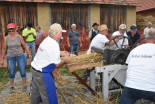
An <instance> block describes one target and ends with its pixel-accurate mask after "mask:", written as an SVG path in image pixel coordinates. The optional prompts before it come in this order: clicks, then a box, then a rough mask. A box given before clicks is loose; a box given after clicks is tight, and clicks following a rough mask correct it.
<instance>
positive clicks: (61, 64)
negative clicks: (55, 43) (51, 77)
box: [55, 57, 70, 68]
mask: <svg viewBox="0 0 155 104" xmlns="http://www.w3.org/2000/svg"><path fill="white" fill-rule="evenodd" d="M69 62H70V61H69V59H68V57H67V58H65V59H64V60H62V61H61V62H60V63H59V64H55V66H56V68H60V67H61V66H63V65H64V64H68V63H69Z"/></svg>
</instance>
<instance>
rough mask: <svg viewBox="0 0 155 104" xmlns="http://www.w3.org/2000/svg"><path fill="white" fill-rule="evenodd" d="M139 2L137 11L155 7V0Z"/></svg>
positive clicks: (140, 0) (141, 0)
mask: <svg viewBox="0 0 155 104" xmlns="http://www.w3.org/2000/svg"><path fill="white" fill-rule="evenodd" d="M137 2H138V5H137V8H136V11H137V12H141V11H145V10H149V9H153V8H155V0H137Z"/></svg>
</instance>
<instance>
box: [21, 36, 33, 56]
mask: <svg viewBox="0 0 155 104" xmlns="http://www.w3.org/2000/svg"><path fill="white" fill-rule="evenodd" d="M19 37H20V40H21V43H22V45H23V47H24V48H25V50H26V51H27V53H28V54H29V57H31V53H30V51H29V50H28V48H27V45H26V43H25V42H24V39H23V37H22V36H20V35H19Z"/></svg>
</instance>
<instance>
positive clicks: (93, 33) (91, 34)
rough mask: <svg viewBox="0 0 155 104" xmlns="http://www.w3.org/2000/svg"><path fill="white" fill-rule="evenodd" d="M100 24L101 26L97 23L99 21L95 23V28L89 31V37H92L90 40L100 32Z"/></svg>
mask: <svg viewBox="0 0 155 104" xmlns="http://www.w3.org/2000/svg"><path fill="white" fill-rule="evenodd" d="M98 26H99V24H97V23H94V24H93V25H92V27H93V29H92V30H91V31H90V32H89V39H90V42H91V41H92V40H93V38H94V37H95V36H96V35H97V34H98V33H99V32H100V31H99V30H98Z"/></svg>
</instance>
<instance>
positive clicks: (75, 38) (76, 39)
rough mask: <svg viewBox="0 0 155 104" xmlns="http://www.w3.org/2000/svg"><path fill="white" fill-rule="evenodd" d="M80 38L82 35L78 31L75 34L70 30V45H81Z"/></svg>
mask: <svg viewBox="0 0 155 104" xmlns="http://www.w3.org/2000/svg"><path fill="white" fill-rule="evenodd" d="M79 36H80V34H79V32H78V31H77V30H76V31H75V32H73V31H72V30H70V31H69V32H68V37H69V43H70V44H78V43H79Z"/></svg>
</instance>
